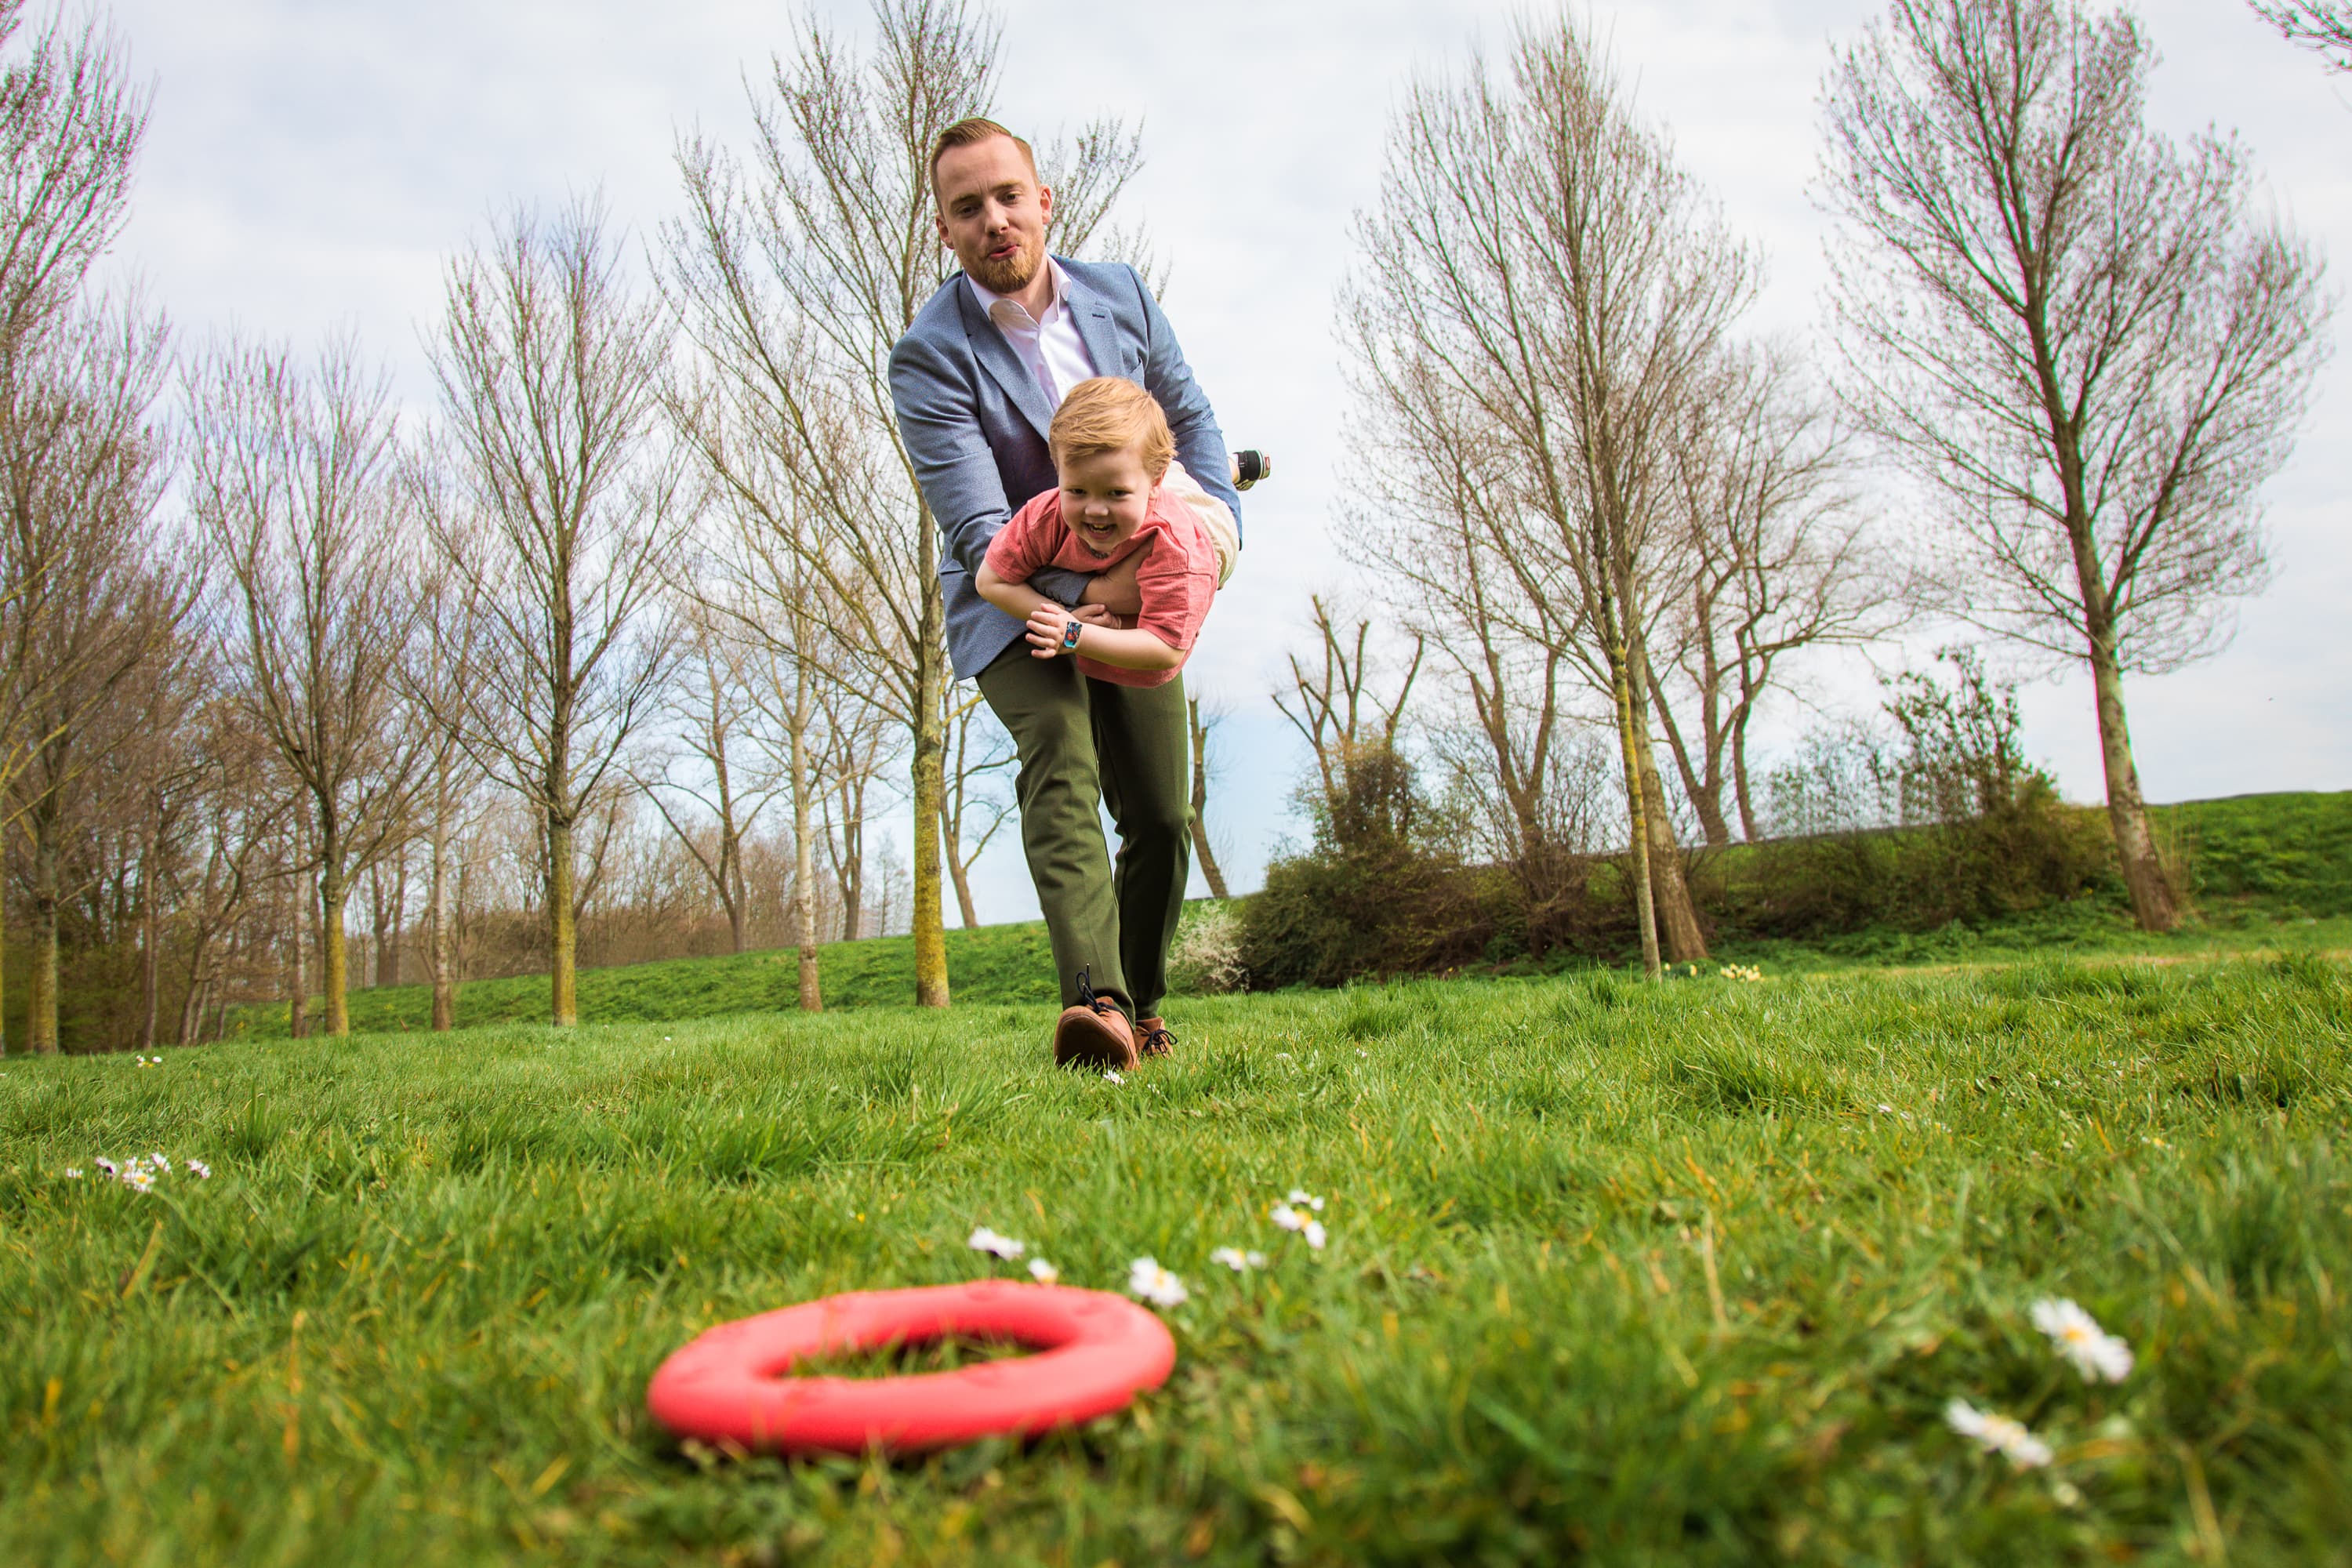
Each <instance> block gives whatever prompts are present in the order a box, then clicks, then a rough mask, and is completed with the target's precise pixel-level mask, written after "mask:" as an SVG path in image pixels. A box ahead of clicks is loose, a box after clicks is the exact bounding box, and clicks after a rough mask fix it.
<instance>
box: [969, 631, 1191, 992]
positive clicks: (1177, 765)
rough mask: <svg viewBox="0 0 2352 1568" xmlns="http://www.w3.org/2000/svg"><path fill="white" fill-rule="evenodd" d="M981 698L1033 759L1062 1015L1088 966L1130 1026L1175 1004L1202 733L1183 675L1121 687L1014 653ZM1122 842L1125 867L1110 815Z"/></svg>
mask: <svg viewBox="0 0 2352 1568" xmlns="http://www.w3.org/2000/svg"><path fill="white" fill-rule="evenodd" d="M980 690H981V695H982V696H983V697H985V698H986V699H987V700H988V706H989V707H990V709H992V710H993V711H994V712H995V714H996V717H997V718H998V719H999V720H1000V721H1003V725H1004V727H1005V729H1006V730H1008V731H1011V732H1012V735H1013V744H1014V745H1015V746H1016V747H1018V748H1019V750H1020V753H1021V775H1020V778H1019V781H1018V782H1017V783H1016V784H1015V785H1014V788H1013V794H1014V797H1015V798H1016V799H1017V800H1018V801H1019V803H1020V806H1021V847H1022V849H1023V850H1024V852H1025V853H1026V854H1027V856H1028V858H1029V876H1030V879H1032V880H1033V881H1034V882H1035V883H1036V885H1037V902H1038V903H1039V904H1040V905H1042V906H1043V907H1044V909H1045V930H1046V932H1047V934H1048V935H1050V936H1051V937H1052V939H1053V943H1054V967H1055V970H1056V971H1057V972H1058V977H1059V979H1060V981H1061V984H1062V1005H1064V1006H1069V1005H1071V1004H1073V1003H1075V1002H1076V1001H1077V999H1078V973H1079V971H1081V970H1084V971H1086V972H1087V977H1088V979H1089V981H1090V983H1091V984H1093V986H1094V989H1095V990H1096V992H1097V993H1098V994H1102V995H1105V996H1108V997H1110V998H1112V999H1113V1000H1115V1001H1116V1002H1117V1003H1118V1006H1119V1009H1120V1011H1122V1012H1124V1013H1125V1014H1126V1015H1127V1016H1128V1017H1129V1019H1130V1020H1133V1019H1135V1018H1139V1017H1141V1018H1150V1017H1156V1016H1158V1015H1159V1012H1160V1003H1161V1002H1162V1001H1163V1000H1164V999H1165V998H1166V996H1167V994H1168V944H1169V943H1170V942H1172V941H1174V940H1175V936H1176V921H1177V917H1178V916H1179V915H1180V914H1181V913H1182V911H1183V908H1184V883H1185V879H1187V878H1188V877H1189V876H1190V875H1191V874H1192V759H1191V757H1190V756H1189V754H1188V752H1189V751H1190V748H1191V744H1192V731H1191V729H1190V727H1189V725H1188V723H1187V715H1186V712H1185V707H1184V678H1183V677H1182V676H1181V675H1180V676H1178V677H1177V678H1176V679H1173V680H1171V681H1169V682H1168V683H1167V684H1166V685H1164V686H1119V685H1116V684H1114V683H1113V682H1111V681H1108V680H1096V679H1091V678H1090V677H1087V676H1085V675H1081V674H1080V673H1078V668H1077V666H1076V664H1075V663H1073V662H1072V661H1071V660H1069V659H1067V658H1031V657H1030V654H1029V645H1028V644H1027V643H1025V642H1019V643H1015V644H1013V646H1012V647H1009V648H1007V649H1006V650H1005V651H1004V653H1003V655H1002V656H1001V657H999V658H997V660H996V661H995V662H994V663H993V664H991V665H990V666H989V667H988V668H986V669H984V670H982V671H981V674H980ZM1105 805H1108V807H1109V808H1110V819H1111V825H1112V826H1113V827H1115V828H1116V829H1117V830H1118V863H1117V868H1116V869H1114V868H1113V864H1112V860H1111V857H1110V853H1109V848H1108V845H1107V844H1106V843H1105V841H1104V838H1103V829H1102V814H1101V811H1100V809H1099V808H1100V807H1101V806H1105Z"/></svg>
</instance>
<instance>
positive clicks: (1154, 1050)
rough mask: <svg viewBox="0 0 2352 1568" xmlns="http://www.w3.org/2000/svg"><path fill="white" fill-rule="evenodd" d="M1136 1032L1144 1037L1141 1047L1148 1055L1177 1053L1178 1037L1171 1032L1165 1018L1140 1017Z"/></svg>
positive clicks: (1166, 1055) (1167, 1055)
mask: <svg viewBox="0 0 2352 1568" xmlns="http://www.w3.org/2000/svg"><path fill="white" fill-rule="evenodd" d="M1135 1032H1136V1033H1137V1034H1139V1035H1140V1036H1142V1037H1143V1044H1142V1045H1141V1047H1139V1049H1140V1050H1141V1052H1142V1054H1143V1055H1145V1056H1147V1057H1172V1056H1174V1055H1175V1054H1176V1037H1175V1035H1174V1034H1172V1033H1171V1032H1170V1030H1169V1027H1168V1020H1167V1019H1165V1018H1138V1019H1137V1020H1136V1021H1135Z"/></svg>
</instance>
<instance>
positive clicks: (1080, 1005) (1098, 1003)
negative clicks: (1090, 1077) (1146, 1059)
mask: <svg viewBox="0 0 2352 1568" xmlns="http://www.w3.org/2000/svg"><path fill="white" fill-rule="evenodd" d="M1135 1060H1136V1058H1135V1030H1134V1029H1133V1028H1132V1027H1130V1026H1129V1024H1128V1021H1127V1015H1126V1014H1124V1013H1122V1012H1120V1011H1119V1010H1118V1003H1116V1002H1114V1001H1112V1000H1111V999H1110V998H1109V997H1108V996H1097V995H1096V994H1095V988H1094V986H1093V985H1091V984H1088V983H1087V973H1086V971H1084V970H1080V971H1079V972H1078V1000H1077V1002H1076V1004H1075V1005H1071V1006H1068V1007H1065V1008H1063V1009H1062V1018H1061V1022H1059V1023H1057V1024H1055V1026H1054V1065H1055V1066H1056V1067H1071V1066H1077V1067H1094V1068H1131V1067H1133V1066H1134V1065H1135Z"/></svg>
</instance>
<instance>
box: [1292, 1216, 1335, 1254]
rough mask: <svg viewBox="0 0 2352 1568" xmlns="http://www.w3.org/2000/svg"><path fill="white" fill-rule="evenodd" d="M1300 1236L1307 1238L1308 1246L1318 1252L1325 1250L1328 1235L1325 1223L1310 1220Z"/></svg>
mask: <svg viewBox="0 0 2352 1568" xmlns="http://www.w3.org/2000/svg"><path fill="white" fill-rule="evenodd" d="M1298 1234H1299V1235H1301V1236H1303V1237H1306V1238H1307V1246H1309V1247H1313V1248H1314V1249H1315V1250H1316V1251H1318V1252H1320V1251H1322V1250H1323V1243H1324V1241H1325V1239H1326V1238H1327V1237H1328V1233H1327V1232H1326V1231H1325V1230H1324V1228H1323V1222H1322V1221H1321V1220H1319V1219H1310V1220H1308V1221H1307V1225H1306V1227H1305V1228H1304V1229H1302V1230H1301V1231H1300V1232H1299V1233H1298Z"/></svg>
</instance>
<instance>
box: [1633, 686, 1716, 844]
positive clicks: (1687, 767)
mask: <svg viewBox="0 0 2352 1568" xmlns="http://www.w3.org/2000/svg"><path fill="white" fill-rule="evenodd" d="M1649 688H1650V709H1651V710H1652V711H1653V712H1654V713H1656V714H1657V716H1658V724H1659V726H1660V727H1661V728H1662V729H1664V731H1665V732H1666V749H1667V750H1668V751H1670V752H1673V753H1674V757H1675V772H1676V773H1679V774H1681V775H1682V781H1683V794H1684V795H1685V796H1687V797H1688V798H1689V800H1690V803H1691V809H1693V810H1694V811H1696V812H1697V813H1698V826H1699V831H1701V832H1702V833H1705V834H1706V842H1707V845H1708V847H1710V848H1715V849H1720V848H1722V847H1724V846H1725V845H1727V844H1729V843H1730V842H1731V826H1730V824H1728V823H1727V822H1726V821H1725V820H1724V818H1723V776H1722V773H1721V772H1720V771H1719V770H1720V768H1721V766H1722V763H1721V760H1720V758H1719V757H1718V756H1717V754H1716V747H1715V746H1714V745H1713V744H1712V743H1710V744H1708V746H1707V751H1708V756H1707V758H1706V773H1705V775H1704V776H1702V775H1701V774H1700V773H1699V771H1698V770H1697V769H1696V767H1694V766H1692V765H1691V757H1690V749H1689V748H1688V747H1687V746H1685V745H1684V744H1683V731H1682V726H1680V725H1679V724H1676V723H1675V713H1674V710H1673V709H1671V708H1669V707H1667V706H1666V693H1665V689H1664V687H1663V686H1661V685H1660V684H1659V681H1658V677H1657V673H1656V671H1654V670H1653V671H1652V672H1651V674H1650V679H1649ZM1707 701H1708V697H1707V694H1706V692H1704V691H1702V692H1700V694H1699V702H1700V704H1701V706H1702V708H1704V707H1705V705H1706V702H1707ZM1706 727H1707V729H1708V730H1709V731H1712V730H1713V729H1714V725H1713V724H1712V723H1711V722H1710V723H1708V724H1707V726H1706ZM1649 771H1650V773H1652V774H1653V775H1654V774H1655V773H1656V772H1657V766H1656V764H1655V763H1652V764H1651V767H1650V770H1649Z"/></svg>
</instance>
